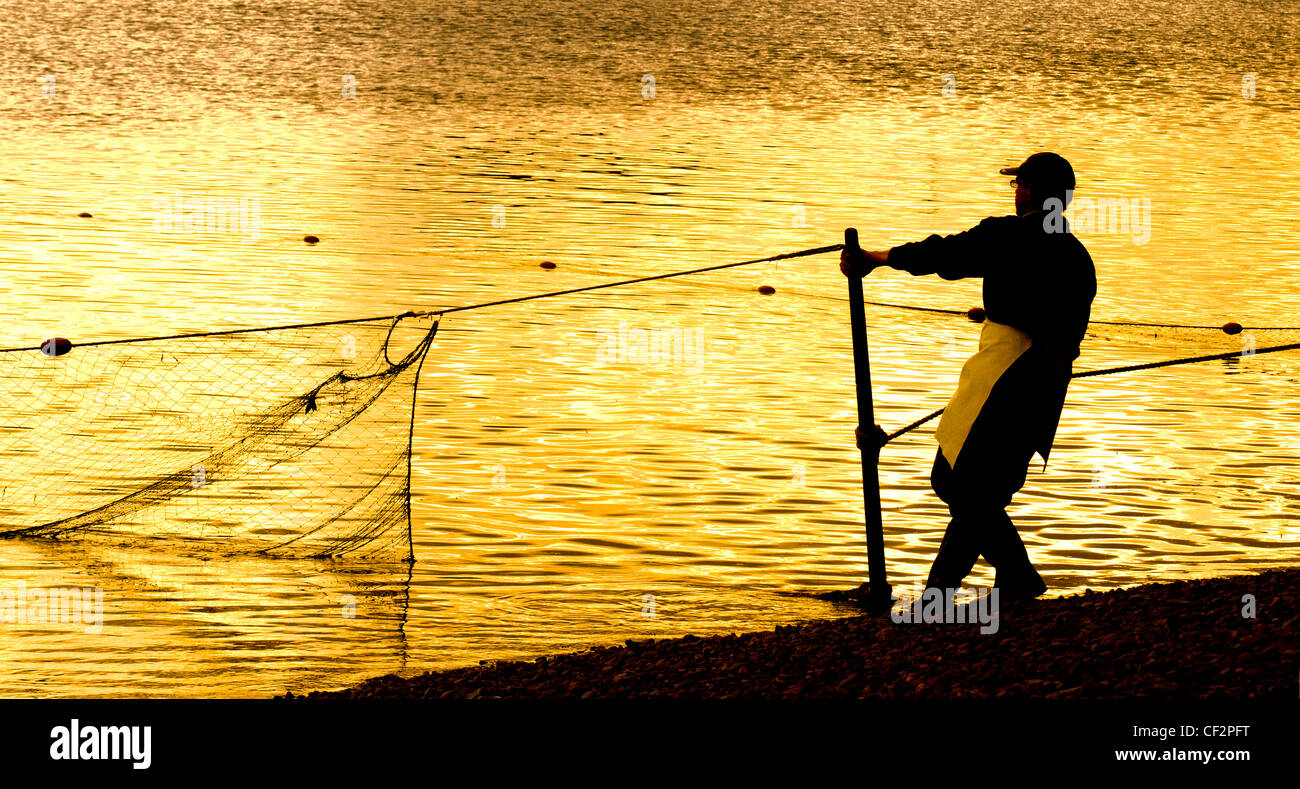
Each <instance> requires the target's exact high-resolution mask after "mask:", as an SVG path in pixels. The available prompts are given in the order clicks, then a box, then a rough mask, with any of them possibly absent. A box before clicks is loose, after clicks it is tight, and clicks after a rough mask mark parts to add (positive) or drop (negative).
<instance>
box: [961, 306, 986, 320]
mask: <svg viewBox="0 0 1300 789" xmlns="http://www.w3.org/2000/svg"><path fill="white" fill-rule="evenodd" d="M966 317H967V318H970V319H971V320H973V321H975V322H976V323H983V322H984V318H985V317H986V316H985V315H984V308H983V307H971V308H970V309H969V310H967V311H966Z"/></svg>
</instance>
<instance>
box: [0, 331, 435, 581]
mask: <svg viewBox="0 0 1300 789" xmlns="http://www.w3.org/2000/svg"><path fill="white" fill-rule="evenodd" d="M436 330H437V323H436V322H435V321H433V320H432V319H431V318H429V317H422V316H416V315H414V314H413V313H408V314H405V315H402V316H397V317H393V318H384V319H375V320H361V321H354V322H347V323H336V324H326V325H315V326H303V327H282V328H271V329H259V330H253V331H240V332H230V333H215V334H204V335H195V336H186V337H177V338H170V339H169V338H160V339H150V340H132V341H128V342H120V343H118V342H109V343H97V344H88V345H83V346H76V345H74V346H73V347H72V348H71V350H69V351H67V352H66V353H62V354H61V355H51V354H55V353H58V352H59V351H62V350H64V348H63V347H58V348H56V347H55V345H56V343H54V342H53V341H47V342H46V343H43V344H42V349H41V350H20V351H7V352H3V353H0V409H2V412H3V414H4V418H3V420H2V423H0V469H3V471H2V472H0V473H2V474H3V478H2V479H0V536H9V537H12V536H20V535H25V536H33V537H64V536H71V535H84V536H87V537H89V536H95V535H98V536H101V537H102V536H110V537H112V538H114V539H117V540H125V541H129V542H134V541H141V540H158V539H164V540H173V541H186V542H188V543H190V544H191V545H194V546H196V547H201V548H202V549H204V550H216V551H220V552H227V553H264V554H271V555H289V556H318V557H350V558H361V559H375V560H407V561H409V560H410V559H411V536H410V457H411V432H412V425H413V415H414V407H415V392H416V387H417V384H418V378H419V374H420V367H421V365H422V363H423V360H424V357H425V354H426V353H427V351H428V349H429V346H430V344H431V343H432V341H433V337H434V334H435V332H436ZM59 345H60V346H62V344H61V343H60V344H59Z"/></svg>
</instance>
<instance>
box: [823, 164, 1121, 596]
mask: <svg viewBox="0 0 1300 789" xmlns="http://www.w3.org/2000/svg"><path fill="white" fill-rule="evenodd" d="M1001 172H1002V173H1003V174H1004V175H1013V176H1015V178H1014V180H1012V181H1011V184H1012V185H1013V186H1015V187H1016V216H999V217H990V218H988V219H985V220H984V221H982V222H980V223H979V224H978V225H976V226H975V227H973V228H971V229H970V230H966V231H964V232H961V233H957V234H955V235H951V236H938V235H932V236H930V237H929V238H926V239H925V240H924V241H918V242H915V243H910V244H903V245H901V246H897V247H894V248H893V249H889V250H886V251H884V252H866V251H859V253H858V254H857V255H852V256H851V255H849V254H848V253H847V251H846V252H845V253H843V254H841V256H840V269H841V270H842V271H843V272H844V273H845V275H846V276H853V275H856V276H859V277H861V276H865V275H866V274H867V273H869V272H870V271H871V270H872V269H874V268H877V267H879V266H888V267H890V268H895V269H899V270H901V271H906V272H908V273H909V274H913V275H917V276H921V275H924V274H938V275H939V276H940V277H943V278H944V279H950V280H955V279H963V278H967V277H980V278H983V280H984V310H985V315H986V319H985V321H984V329H983V331H982V333H981V334H980V347H979V351H978V352H976V354H975V355H974V356H972V357H971V358H970V360H969V361H968V362H966V364H965V366H964V367H962V371H961V378H960V380H959V382H958V384H957V391H956V393H955V394H954V395H953V397H952V400H951V401H949V403H948V407H947V409H946V410H945V411H944V414H943V418H942V420H941V421H940V423H939V429H938V430H937V431H936V437H937V438H938V439H939V451H938V453H937V456H936V457H935V460H934V469H933V470H932V472H931V475H930V484H931V485H932V486H933V488H934V491H935V493H937V494H938V495H939V498H941V499H943V501H944V502H945V503H946V504H947V505H948V510H949V512H950V513H951V514H952V521H951V522H950V523H949V524H948V530H947V531H946V532H945V533H944V536H943V543H942V544H941V545H940V547H939V553H938V555H937V556H936V557H935V559H934V565H933V566H932V567H931V568H930V574H929V577H928V578H927V579H926V586H927V587H940V588H945V589H948V588H955V587H958V586H960V585H961V582H962V579H964V578H965V577H966V576H967V575H968V574H969V573H970V571H971V568H973V567H974V566H975V562H976V561H978V560H979V557H980V555H983V556H984V558H985V559H987V560H988V562H989V564H991V565H993V567H994V568H996V570H997V575H996V579H995V580H994V585H995V586H996V587H998V590H999V597H1000V598H1001V600H1003V601H1005V600H1015V599H1024V598H1030V597H1037V596H1038V595H1040V594H1042V593H1043V592H1045V591H1047V586H1046V585H1045V584H1044V583H1043V579H1042V577H1041V576H1039V574H1038V571H1037V570H1035V569H1034V566H1033V564H1032V563H1031V562H1030V561H1029V554H1028V553H1027V552H1026V551H1025V546H1024V543H1023V542H1021V540H1020V535H1019V534H1018V533H1017V532H1016V528H1015V526H1014V525H1013V524H1012V522H1011V518H1009V517H1008V516H1007V513H1006V507H1007V505H1008V504H1009V503H1010V502H1011V497H1012V496H1013V495H1015V493H1016V491H1018V490H1020V488H1021V487H1022V486H1023V485H1024V484H1025V474H1026V472H1027V470H1028V468H1029V461H1030V459H1031V458H1032V457H1033V455H1034V453H1035V452H1037V453H1039V454H1040V455H1042V457H1043V462H1044V463H1046V462H1047V455H1048V452H1049V451H1051V448H1052V440H1053V439H1054V438H1055V436H1056V426H1057V422H1058V421H1059V419H1060V415H1061V408H1062V406H1063V405H1064V403H1065V390H1066V387H1067V386H1068V385H1069V381H1070V373H1071V364H1072V362H1073V360H1074V359H1075V358H1077V357H1078V355H1079V343H1080V342H1082V340H1083V337H1084V333H1085V331H1086V330H1087V327H1088V315H1089V312H1090V310H1091V308H1092V300H1093V297H1094V296H1095V295H1096V293H1097V279H1096V274H1095V272H1094V269H1093V265H1092V258H1091V257H1090V256H1089V255H1088V251H1087V250H1086V249H1084V247H1083V244H1081V243H1080V242H1079V240H1078V239H1077V238H1075V237H1074V236H1073V235H1072V234H1071V233H1070V231H1069V227H1068V225H1067V224H1066V221H1065V219H1064V217H1063V216H1062V215H1061V212H1062V211H1064V209H1065V206H1066V205H1067V204H1068V203H1069V200H1070V198H1071V197H1072V196H1073V192H1074V185H1075V182H1074V170H1073V168H1072V167H1070V163H1069V162H1067V161H1066V160H1065V159H1064V158H1062V157H1060V156H1058V155H1056V154H1054V153H1036V154H1034V155H1033V156H1030V157H1029V158H1028V159H1026V160H1025V162H1024V164H1021V165H1020V166H1019V167H1011V168H1007V169H1004V170H1002V171H1001ZM860 440H865V439H861V438H860Z"/></svg>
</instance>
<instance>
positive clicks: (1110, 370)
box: [880, 343, 1300, 446]
mask: <svg viewBox="0 0 1300 789" xmlns="http://www.w3.org/2000/svg"><path fill="white" fill-rule="evenodd" d="M1297 349H1300V343H1291V344H1290V345H1272V346H1269V347H1267V348H1256V349H1255V350H1254V351H1230V352H1228V353H1214V354H1209V355H1208V356H1191V357H1188V358H1186V359H1166V360H1164V361H1161V362H1148V363H1146V364H1130V365H1126V366H1124V367H1107V368H1105V369H1101V370H1088V371H1086V372H1082V373H1074V374H1073V375H1071V376H1070V378H1071V379H1074V378H1093V377H1096V376H1098V375H1114V374H1116V373H1131V372H1136V371H1138V370H1154V369H1156V368H1157V367H1173V366H1175V365H1181V364H1199V363H1200V362H1212V361H1216V360H1219V359H1235V358H1237V357H1240V356H1256V355H1258V354H1261V353H1277V352H1279V351H1294V350H1297ZM945 410H946V409H944V408H940V409H939V410H938V411H935V412H934V413H931V414H927V415H926V416H923V417H921V418H920V419H918V420H916V421H915V422H913V423H911V424H910V425H908V426H907V427H904V428H902V429H901V430H895V431H894V432H893V433H890V434H888V435H887V436H885V437H884V438H883V439H882V440H881V442H880V444H881V446H884V445H885V444H888V443H889V442H890V441H893V440H894V439H896V438H898V437H899V436H901V435H904V434H906V433H910V432H912V431H913V430H915V429H917V428H918V427H920V426H921V425H924V424H925V423H926V422H929V421H930V420H932V419H934V418H935V417H937V416H939V415H940V414H942V413H943V412H944V411H945Z"/></svg>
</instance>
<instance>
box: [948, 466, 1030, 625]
mask: <svg viewBox="0 0 1300 789" xmlns="http://www.w3.org/2000/svg"><path fill="white" fill-rule="evenodd" d="M975 449H976V451H975V452H972V453H971V454H970V455H969V456H968V455H966V454H965V451H964V450H963V453H962V457H960V458H958V460H957V465H958V466H959V467H960V469H961V472H962V474H963V475H965V476H968V477H971V478H972V484H971V487H973V488H974V490H973V491H972V499H971V507H972V508H974V509H976V511H977V513H976V514H973V515H972V517H971V520H972V521H973V522H974V524H975V526H976V528H975V530H974V534H975V536H974V542H975V544H976V546H977V548H978V550H979V552H980V554H981V555H983V556H984V558H985V559H987V560H988V562H989V564H991V565H993V568H994V569H995V570H996V571H997V573H996V575H995V576H994V581H993V585H994V586H995V587H997V588H998V590H999V596H1000V597H1002V598H1003V599H1007V600H1011V599H1016V598H1024V597H1037V596H1038V595H1040V594H1042V593H1043V592H1045V591H1046V590H1047V585H1046V584H1045V583H1043V578H1042V576H1040V575H1039V574H1038V571H1037V570H1035V569H1034V565H1033V563H1032V562H1031V561H1030V560H1029V552H1028V551H1026V550H1025V544H1024V542H1023V541H1022V540H1021V539H1020V533H1019V532H1018V531H1016V526H1015V524H1014V523H1012V522H1011V517H1010V516H1008V515H1007V511H1006V508H1007V506H1008V505H1010V504H1011V497H1012V496H1014V495H1015V494H1016V493H1017V492H1019V491H1020V489H1021V488H1022V487H1024V484H1025V475H1026V473H1027V472H1028V470H1029V461H1030V460H1031V459H1032V458H1033V454H1034V451H1033V449H1032V448H1030V447H1028V446H1026V445H1023V444H1021V443H1020V442H1017V441H1014V440H1012V441H1004V442H1001V443H994V442H992V441H989V442H986V443H982V444H980V445H977V446H976V447H975Z"/></svg>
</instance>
